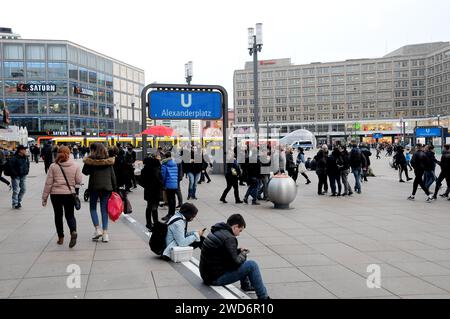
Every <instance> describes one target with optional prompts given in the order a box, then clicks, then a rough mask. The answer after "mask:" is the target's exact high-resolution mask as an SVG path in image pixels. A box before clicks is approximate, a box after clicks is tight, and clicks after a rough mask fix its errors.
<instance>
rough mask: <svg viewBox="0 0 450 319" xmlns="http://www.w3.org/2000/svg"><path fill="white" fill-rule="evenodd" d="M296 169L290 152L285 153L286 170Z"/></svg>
mask: <svg viewBox="0 0 450 319" xmlns="http://www.w3.org/2000/svg"><path fill="white" fill-rule="evenodd" d="M296 167H297V164H296V162H294V155H293V154H292V153H291V152H286V169H294V168H296Z"/></svg>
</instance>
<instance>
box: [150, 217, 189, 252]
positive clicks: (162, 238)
mask: <svg viewBox="0 0 450 319" xmlns="http://www.w3.org/2000/svg"><path fill="white" fill-rule="evenodd" d="M182 219H183V218H181V217H177V218H175V219H174V220H171V221H170V222H169V223H168V224H166V223H161V222H156V223H155V224H154V225H153V230H152V236H151V237H150V241H149V242H148V244H149V246H150V250H151V251H153V252H154V253H155V254H156V255H158V256H161V255H162V254H163V252H164V250H165V249H166V237H167V231H168V229H169V226H170V225H172V224H173V223H175V222H177V221H179V220H182Z"/></svg>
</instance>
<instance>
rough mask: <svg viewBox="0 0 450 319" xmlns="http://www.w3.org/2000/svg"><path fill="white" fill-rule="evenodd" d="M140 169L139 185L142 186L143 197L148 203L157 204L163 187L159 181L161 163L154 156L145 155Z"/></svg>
mask: <svg viewBox="0 0 450 319" xmlns="http://www.w3.org/2000/svg"><path fill="white" fill-rule="evenodd" d="M144 165H145V166H144V168H143V169H142V171H141V185H142V187H144V199H145V200H146V201H147V202H148V203H149V204H158V203H159V195H160V192H161V189H162V187H163V184H162V181H161V163H160V162H159V160H157V159H156V158H152V157H147V158H146V159H145V160H144Z"/></svg>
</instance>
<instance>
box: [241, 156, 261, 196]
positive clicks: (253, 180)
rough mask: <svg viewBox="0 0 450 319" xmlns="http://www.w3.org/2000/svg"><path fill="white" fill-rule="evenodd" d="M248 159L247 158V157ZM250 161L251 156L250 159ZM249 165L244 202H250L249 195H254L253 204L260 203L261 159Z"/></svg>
mask: <svg viewBox="0 0 450 319" xmlns="http://www.w3.org/2000/svg"><path fill="white" fill-rule="evenodd" d="M246 160H247V159H246ZM248 160H249V161H250V158H249V159H248ZM246 166H247V185H248V188H247V192H246V193H245V196H244V203H246V204H248V197H249V196H251V197H252V205H260V204H259V203H258V202H257V201H256V200H257V199H258V189H259V184H260V180H261V161H260V159H259V158H257V159H256V163H248V164H246Z"/></svg>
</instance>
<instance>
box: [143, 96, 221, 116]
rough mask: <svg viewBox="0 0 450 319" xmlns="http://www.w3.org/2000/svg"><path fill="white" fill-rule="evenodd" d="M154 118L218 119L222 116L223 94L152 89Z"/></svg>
mask: <svg viewBox="0 0 450 319" xmlns="http://www.w3.org/2000/svg"><path fill="white" fill-rule="evenodd" d="M148 101H149V116H150V118H152V119H157V120H162V119H177V120H178V119H179V120H184V119H191V120H218V119H220V118H222V95H221V94H220V92H210V91H151V92H150V93H149V94H148Z"/></svg>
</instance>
